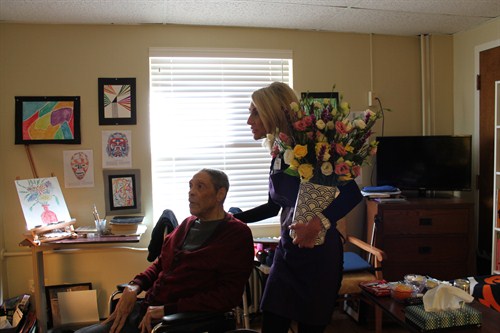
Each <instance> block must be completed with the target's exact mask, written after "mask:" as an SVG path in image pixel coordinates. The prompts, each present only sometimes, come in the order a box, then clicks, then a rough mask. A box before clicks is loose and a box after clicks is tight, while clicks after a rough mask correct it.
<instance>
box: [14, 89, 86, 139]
mask: <svg viewBox="0 0 500 333" xmlns="http://www.w3.org/2000/svg"><path fill="white" fill-rule="evenodd" d="M15 112H16V115H15V144H23V145H27V144H33V143H56V144H57V143H68V144H80V141H81V138H80V97H79V96H40V97H37V96H16V97H15Z"/></svg>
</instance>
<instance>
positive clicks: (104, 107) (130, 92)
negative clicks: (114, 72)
mask: <svg viewBox="0 0 500 333" xmlns="http://www.w3.org/2000/svg"><path fill="white" fill-rule="evenodd" d="M98 89H99V91H98V96H99V125H135V124H136V123H137V115H136V108H135V78H114V79H113V78H99V79H98Z"/></svg>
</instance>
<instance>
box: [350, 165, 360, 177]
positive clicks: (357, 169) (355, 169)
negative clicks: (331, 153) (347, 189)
mask: <svg viewBox="0 0 500 333" xmlns="http://www.w3.org/2000/svg"><path fill="white" fill-rule="evenodd" d="M351 172H352V174H353V175H354V177H357V176H359V175H360V174H361V167H360V166H359V165H355V166H353V167H352V170H351Z"/></svg>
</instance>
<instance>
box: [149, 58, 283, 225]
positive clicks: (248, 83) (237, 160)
mask: <svg viewBox="0 0 500 333" xmlns="http://www.w3.org/2000/svg"><path fill="white" fill-rule="evenodd" d="M273 81H281V82H285V83H288V84H290V85H292V59H291V52H290V51H280V50H278V51H268V50H263V51H261V50H219V49H217V50H192V49H171V48H168V49H164V48H161V49H160V48H152V49H150V119H151V156H152V179H153V208H154V218H155V219H156V218H158V217H159V215H160V214H161V212H162V211H163V209H166V208H169V209H172V210H173V211H174V212H175V214H176V216H177V218H178V219H179V220H180V221H182V220H183V219H184V218H185V217H187V216H188V215H190V214H189V207H188V190H189V187H188V183H189V180H190V179H191V177H192V176H193V175H194V174H195V173H196V172H197V171H198V170H200V169H201V168H218V169H222V170H224V171H225V172H226V173H227V175H228V176H229V181H230V184H231V185H230V189H229V194H228V197H227V199H226V202H225V209H226V210H228V209H229V207H232V206H235V207H240V208H241V209H242V210H246V209H249V208H252V207H255V206H256V205H260V204H263V203H265V202H267V193H268V174H269V166H270V155H269V152H268V151H267V150H266V149H265V148H263V147H262V145H261V142H260V141H255V140H254V139H253V136H252V133H251V131H250V127H249V125H247V124H246V121H247V118H248V115H249V111H248V107H249V104H250V101H251V94H252V92H253V91H255V90H256V89H259V88H261V87H264V86H267V85H269V84H270V83H271V82H273ZM180 221H179V222H180Z"/></svg>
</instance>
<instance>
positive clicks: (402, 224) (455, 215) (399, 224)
mask: <svg viewBox="0 0 500 333" xmlns="http://www.w3.org/2000/svg"><path fill="white" fill-rule="evenodd" d="M469 213H470V210H468V209H420V210H409V209H408V210H406V209H404V210H386V211H384V212H383V215H382V216H381V220H382V221H381V222H382V225H381V227H382V229H383V233H384V235H385V236H388V235H405V234H409V235H420V234H428V235H429V234H430V235H432V234H444V233H446V234H465V233H468V232H469V230H468V225H469V220H470V216H469Z"/></svg>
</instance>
